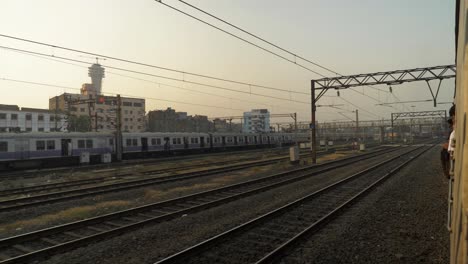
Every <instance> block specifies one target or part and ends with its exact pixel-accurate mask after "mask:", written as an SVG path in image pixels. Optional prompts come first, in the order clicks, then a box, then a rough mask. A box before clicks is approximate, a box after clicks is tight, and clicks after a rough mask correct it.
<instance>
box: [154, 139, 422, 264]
mask: <svg viewBox="0 0 468 264" xmlns="http://www.w3.org/2000/svg"><path fill="white" fill-rule="evenodd" d="M420 148H422V147H420ZM420 148H417V149H412V150H410V151H407V152H406V153H404V154H402V155H398V156H396V157H393V158H390V159H387V160H385V161H383V162H381V163H379V164H377V165H374V166H372V167H370V168H367V169H365V170H363V171H360V172H358V173H355V174H353V175H351V176H348V177H346V178H344V179H342V180H340V181H337V182H334V183H332V184H330V185H328V186H326V187H324V188H321V189H320V190H317V191H315V192H313V193H312V194H309V195H306V196H305V197H302V198H299V199H297V200H295V201H293V202H291V203H289V204H287V205H284V206H282V207H280V208H278V209H275V210H273V211H270V212H268V213H266V214H264V215H261V216H259V217H257V218H255V219H253V220H250V221H248V222H246V223H243V224H241V225H239V226H237V227H234V228H232V229H230V230H228V231H226V232H223V233H221V234H219V235H216V236H214V237H212V238H209V239H207V240H205V241H203V242H200V243H198V244H196V245H194V246H191V247H189V248H187V249H185V250H182V251H180V252H178V253H176V254H173V255H171V256H169V257H166V258H164V259H162V260H160V261H158V262H156V263H155V264H167V263H183V261H184V260H186V259H188V258H190V257H194V256H196V255H197V254H200V253H202V252H204V250H206V249H207V248H210V247H212V246H214V245H221V244H222V243H223V241H231V240H232V239H233V237H234V236H235V235H237V234H241V233H243V232H247V231H248V230H250V229H252V228H254V227H256V226H259V225H261V224H262V223H265V222H267V221H268V220H271V219H273V218H274V217H277V216H279V215H284V214H285V213H286V212H288V210H291V209H293V208H297V207H298V206H299V205H302V204H304V203H305V202H307V201H309V200H311V199H314V198H316V197H319V196H320V195H322V194H323V193H325V192H326V191H329V190H333V189H334V188H337V187H338V186H342V185H343V184H345V183H347V182H349V181H352V180H353V179H356V178H358V177H360V176H362V175H366V174H367V173H369V172H371V171H374V170H376V169H378V168H380V167H382V166H383V165H386V164H388V163H389V162H392V161H394V160H396V159H399V158H400V157H402V156H404V155H407V154H410V153H412V152H414V151H417V150H419V149H420ZM406 164H407V163H406Z"/></svg>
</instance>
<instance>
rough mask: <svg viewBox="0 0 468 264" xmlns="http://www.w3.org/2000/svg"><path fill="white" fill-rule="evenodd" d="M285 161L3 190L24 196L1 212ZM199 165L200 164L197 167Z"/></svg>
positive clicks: (5, 202)
mask: <svg viewBox="0 0 468 264" xmlns="http://www.w3.org/2000/svg"><path fill="white" fill-rule="evenodd" d="M383 151H384V150H383ZM322 154H325V153H322ZM288 158H289V157H279V158H273V159H267V160H260V161H253V162H245V163H240V164H233V165H228V166H223V167H219V168H212V169H206V170H200V171H195V172H187V173H180V174H176V175H168V176H158V177H150V178H145V179H137V180H129V181H123V182H118V183H111V184H103V185H98V186H89V187H82V188H74V189H71V190H62V191H56V192H48V193H42V194H38V195H31V192H30V190H29V188H32V190H33V191H34V192H44V191H47V190H57V189H63V188H68V187H76V186H82V185H83V184H81V183H80V182H75V183H74V184H71V185H67V184H65V186H62V185H61V184H59V183H57V184H53V185H52V186H47V185H42V187H39V186H38V187H39V188H36V187H25V188H19V189H12V190H4V191H3V193H2V194H0V197H2V196H3V197H6V196H9V195H10V194H12V195H22V196H24V197H21V198H14V199H6V200H1V201H0V213H2V212H8V211H13V210H18V209H22V208H28V207H34V206H38V205H44V204H51V203H56V202H63V201H68V200H73V199H79V198H84V197H88V196H95V195H101V194H106V193H111V192H118V191H126V190H131V189H135V188H141V187H146V186H151V185H157V184H165V183H171V182H176V181H182V180H188V179H194V178H198V177H203V176H211V175H215V174H220V173H226V172H232V171H237V170H242V169H248V168H252V167H259V166H267V165H271V164H274V163H277V162H281V161H284V160H287V159H288ZM223 164H224V163H223ZM198 166H202V165H198ZM179 169H181V167H179V168H175V170H176V171H177V170H179ZM182 169H184V170H185V169H186V168H182ZM165 171H166V172H167V171H168V169H165ZM87 184H91V183H90V182H89V181H85V183H84V185H87Z"/></svg>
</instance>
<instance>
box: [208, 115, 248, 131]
mask: <svg viewBox="0 0 468 264" xmlns="http://www.w3.org/2000/svg"><path fill="white" fill-rule="evenodd" d="M213 125H214V131H215V132H220V133H225V132H235V133H239V132H242V125H241V124H239V123H233V122H232V120H226V119H220V118H216V119H214V120H213Z"/></svg>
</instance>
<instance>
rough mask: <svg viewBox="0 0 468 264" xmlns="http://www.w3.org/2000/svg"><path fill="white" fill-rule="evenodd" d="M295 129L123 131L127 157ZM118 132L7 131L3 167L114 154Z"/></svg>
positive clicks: (268, 137)
mask: <svg viewBox="0 0 468 264" xmlns="http://www.w3.org/2000/svg"><path fill="white" fill-rule="evenodd" d="M296 137H297V138H299V139H304V138H306V137H307V136H306V135H302V134H297V135H295V134H291V133H261V134H260V133H258V134H256V133H253V134H243V133H163V132H142V133H123V135H122V150H123V157H124V158H126V159H128V158H134V157H145V156H157V155H166V154H168V153H189V152H197V151H216V150H225V149H243V148H257V147H265V146H273V145H282V144H285V145H287V144H292V143H294V142H295V140H296ZM115 150H116V142H115V135H114V134H112V133H98V132H71V133H59V132H57V133H55V132H51V133H44V132H38V133H35V132H33V133H24V134H10V133H4V134H1V136H0V170H6V169H15V168H24V167H54V166H57V164H58V165H62V166H64V165H76V164H79V159H80V155H81V154H82V153H88V154H89V156H90V162H92V163H97V162H99V161H100V158H101V157H100V156H101V155H102V154H107V153H110V154H114V153H115Z"/></svg>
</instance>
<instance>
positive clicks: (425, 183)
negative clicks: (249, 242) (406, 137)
mask: <svg viewBox="0 0 468 264" xmlns="http://www.w3.org/2000/svg"><path fill="white" fill-rule="evenodd" d="M439 151H440V150H439V148H437V147H436V148H433V149H432V150H430V151H429V152H427V153H426V154H423V156H421V157H420V158H418V160H416V161H414V162H412V163H411V164H410V165H409V166H407V167H406V168H404V169H403V170H401V171H400V172H399V173H397V174H395V175H393V176H392V178H391V179H389V180H387V181H386V182H385V183H384V184H383V185H380V186H379V187H378V188H376V189H375V190H374V191H373V192H372V193H370V194H368V195H367V196H366V197H365V198H363V200H361V201H360V202H359V203H357V204H355V205H354V206H352V207H350V208H349V209H348V210H347V211H346V212H344V213H343V214H342V215H341V216H339V217H338V218H337V219H335V220H334V221H332V222H331V223H330V224H328V225H327V226H326V227H325V228H324V229H322V230H321V231H320V232H318V233H316V234H315V235H313V236H312V237H311V238H310V239H309V240H308V241H306V242H304V243H303V244H301V245H299V246H298V248H297V249H296V250H295V252H293V253H291V255H290V256H288V257H286V258H285V259H284V260H283V262H282V263H288V264H290V263H327V264H332V263H333V264H336V263H347V264H348V263H359V264H362V263H369V264H370V263H408V264H410V263H411V264H413V263H449V233H448V231H447V229H446V227H445V225H446V217H447V192H448V181H447V180H446V179H445V177H444V175H443V173H442V170H441V167H440V161H439Z"/></svg>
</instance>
